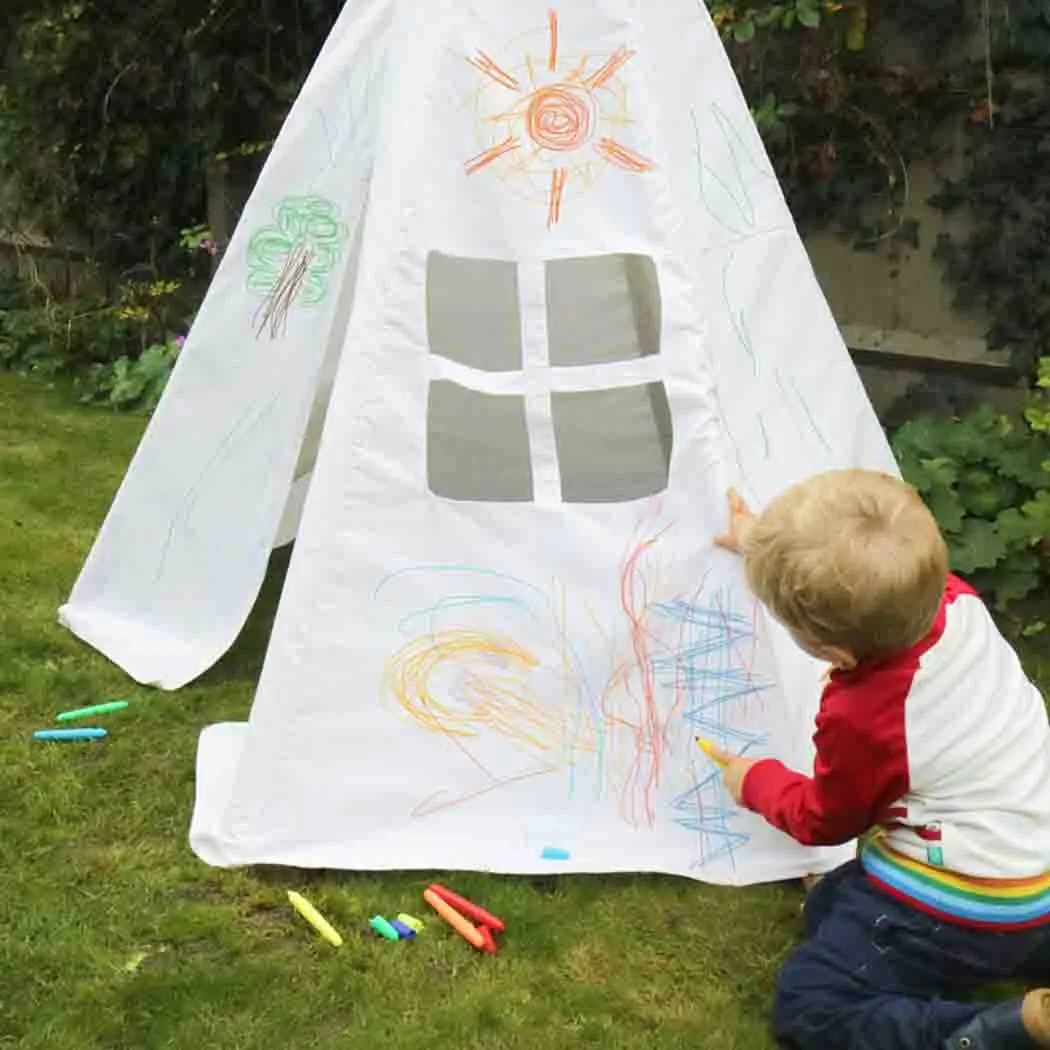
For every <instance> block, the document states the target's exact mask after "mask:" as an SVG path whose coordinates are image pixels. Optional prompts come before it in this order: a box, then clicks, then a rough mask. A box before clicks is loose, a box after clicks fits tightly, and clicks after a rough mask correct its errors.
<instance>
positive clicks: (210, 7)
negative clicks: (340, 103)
mask: <svg viewBox="0 0 1050 1050" xmlns="http://www.w3.org/2000/svg"><path fill="white" fill-rule="evenodd" d="M8 3H12V4H13V7H12V9H10V10H9V11H8V9H7V5H8ZM4 6H5V16H4V20H3V21H2V22H0V28H4V29H6V30H7V31H6V32H3V33H0V71H2V73H3V75H2V77H0V84H2V87H0V184H3V185H5V186H9V187H10V188H11V190H12V191H13V195H14V199H15V200H17V201H18V206H19V207H18V217H19V218H20V219H22V220H24V219H25V216H26V214H27V212H31V213H32V215H33V218H34V220H35V222H36V224H37V225H38V226H39V227H40V228H42V229H43V231H44V232H46V233H49V234H54V235H57V236H60V237H62V238H68V237H70V236H72V237H75V238H76V239H78V240H81V241H83V242H84V243H85V244H86V246H87V247H88V249H89V251H90V252H91V254H92V255H93V256H94V257H96V258H98V259H100V260H103V261H104V262H106V263H107V264H109V265H111V266H114V267H127V266H129V265H145V266H146V267H147V268H148V271H149V273H150V275H151V276H163V275H166V274H167V272H168V271H167V267H166V264H167V263H168V262H169V261H170V254H169V253H170V252H171V251H172V250H173V249H174V248H175V246H176V244H177V238H178V233H179V231H180V229H183V228H185V227H187V226H190V225H191V224H192V223H193V222H194V221H196V219H197V217H198V216H200V215H202V214H203V213H204V209H205V181H206V179H205V173H206V169H207V167H208V165H209V164H210V163H212V162H213V160H214V158H215V157H216V156H217V155H219V154H222V155H224V156H228V157H233V156H238V155H243V154H245V153H248V154H250V153H251V152H252V149H251V148H250V147H248V148H246V147H245V145H244V144H245V143H246V142H249V143H253V144H257V143H260V142H269V141H270V140H271V139H272V137H273V135H274V133H275V131H276V129H277V128H278V127H279V125H280V122H281V121H282V120H283V118H284V115H285V114H286V112H287V110H288V107H289V106H290V104H291V102H292V101H293V100H294V98H295V96H296V94H297V93H298V90H299V87H300V85H301V82H302V79H303V77H304V76H305V73H306V71H307V70H308V69H309V66H310V64H311V63H312V61H313V59H314V58H315V57H316V54H317V51H318V49H319V47H320V44H321V42H322V40H323V39H324V37H325V35H326V34H327V32H328V30H329V29H330V27H331V25H332V23H333V21H334V19H335V17H336V15H337V14H338V12H339V9H340V7H341V6H342V5H341V4H340V3H339V2H338V0H295V2H293V3H288V4H284V3H274V2H272V0H255V2H249V3H247V4H229V3H224V2H220V0H149V2H147V3H137V2H135V3H133V2H131V0H80V2H71V0H40V2H39V3H36V4H33V5H28V4H24V5H23V4H22V3H19V2H17V0H4ZM176 251H177V249H176ZM175 261H176V262H178V263H179V264H181V263H182V262H184V259H181V258H178V257H177V256H176V260H175Z"/></svg>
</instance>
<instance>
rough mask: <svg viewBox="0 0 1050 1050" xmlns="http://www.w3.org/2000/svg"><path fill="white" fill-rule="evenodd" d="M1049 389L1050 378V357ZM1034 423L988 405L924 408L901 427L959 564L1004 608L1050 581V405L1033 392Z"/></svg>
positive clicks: (912, 477)
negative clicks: (938, 410)
mask: <svg viewBox="0 0 1050 1050" xmlns="http://www.w3.org/2000/svg"><path fill="white" fill-rule="evenodd" d="M1041 383H1042V388H1041V389H1042V390H1043V391H1045V389H1046V388H1048V387H1050V359H1044V362H1043V366H1042V372H1041ZM1026 419H1027V421H1028V422H1027V425H1026V424H1025V423H1024V422H1022V421H1018V422H1014V421H1012V420H1010V419H1008V418H1007V417H1006V416H1003V415H1000V414H998V413H997V412H996V411H995V410H994V409H992V408H990V407H988V406H984V407H981V408H978V409H976V410H975V411H973V412H970V413H967V414H966V415H964V416H961V417H958V418H950V419H945V418H938V417H935V416H929V415H926V416H920V417H918V418H916V419H914V420H911V421H910V422H908V423H905V424H904V425H903V426H901V427H900V428H899V429H898V430H897V431H896V432H895V433H894V435H893V438H892V442H893V449H894V452H895V453H896V456H897V459H898V462H899V463H900V466H901V470H902V472H903V474H904V476H905V478H906V479H907V480H908V481H909V482H910V483H911V484H913V485H914V486H915V487H916V488H917V489H918V490H919V492H921V493H922V495H923V497H924V498H925V499H926V501H927V503H928V504H929V506H930V509H931V510H932V511H933V513H934V515H935V516H936V518H937V521H938V523H939V524H940V527H941V529H942V531H943V532H944V535H945V538H946V540H947V541H948V549H949V552H950V555H951V561H952V567H953V569H954V570H955V571H956V572H958V573H960V574H961V575H963V576H965V577H967V578H968V579H969V580H970V581H971V582H972V583H973V585H974V586H975V587H977V588H978V589H979V590H980V591H981V592H982V593H984V594H985V595H986V596H987V597H989V598H990V599H991V600H992V601H993V602H994V605H995V606H996V608H997V609H998V610H999V611H1001V612H1002V611H1007V610H1008V609H1010V608H1011V607H1012V606H1014V604H1015V603H1016V602H1018V601H1020V600H1021V599H1023V598H1026V597H1028V596H1029V595H1033V594H1035V593H1036V592H1038V591H1044V592H1045V590H1046V589H1047V588H1048V587H1050V405H1048V403H1047V398H1046V395H1045V393H1041V394H1039V395H1036V396H1034V397H1033V400H1032V404H1031V405H1030V406H1029V408H1028V411H1027V412H1026Z"/></svg>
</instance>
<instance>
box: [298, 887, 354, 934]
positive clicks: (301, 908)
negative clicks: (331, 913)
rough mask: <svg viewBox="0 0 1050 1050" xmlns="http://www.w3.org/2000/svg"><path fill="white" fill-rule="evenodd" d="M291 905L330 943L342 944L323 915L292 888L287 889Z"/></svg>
mask: <svg viewBox="0 0 1050 1050" xmlns="http://www.w3.org/2000/svg"><path fill="white" fill-rule="evenodd" d="M288 900H290V901H291V902H292V907H293V908H294V909H295V910H296V911H297V912H298V913H299V914H300V915H301V916H302V917H303V918H304V919H305V920H306V921H307V922H308V923H309V924H310V925H311V926H312V927H313V928H314V929H315V930H316V931H317V932H318V933H319V934H320V935H321V936H322V937H323V938H324V939H325V940H326V941H327V942H328V943H329V944H331V945H334V946H335V947H336V948H339V947H341V946H342V943H343V938H342V937H340V936H339V934H338V933H337V932H336V931H335V930H334V929H333V928H332V926H331V925H329V923H328V921H327V920H326V919H325V917H324V916H323V915H322V914H321V913H320V912H319V911H318V910H317V909H316V908H315V907H314V906H313V905H312V904H311V903H310V902H309V901H308V900H307V899H306V898H305V897H303V896H301V895H300V894H298V893H296V892H295V891H294V890H289V891H288Z"/></svg>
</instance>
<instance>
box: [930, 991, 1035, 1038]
mask: <svg viewBox="0 0 1050 1050" xmlns="http://www.w3.org/2000/svg"><path fill="white" fill-rule="evenodd" d="M942 1046H943V1050H1050V989H1047V988H1040V989H1038V990H1037V991H1034V992H1029V993H1028V994H1027V995H1026V996H1025V997H1024V998H1023V999H1020V1000H1014V1001H1013V1002H1009V1003H1000V1004H999V1005H998V1006H993V1007H990V1008H989V1009H987V1010H985V1011H984V1012H983V1013H980V1014H978V1015H977V1016H976V1017H975V1018H974V1019H973V1020H972V1021H969V1022H968V1023H967V1024H964V1025H963V1026H962V1028H960V1029H958V1030H957V1031H955V1032H953V1033H952V1034H951V1035H950V1036H949V1037H948V1038H947V1039H946V1040H945V1041H944V1043H943V1044H942Z"/></svg>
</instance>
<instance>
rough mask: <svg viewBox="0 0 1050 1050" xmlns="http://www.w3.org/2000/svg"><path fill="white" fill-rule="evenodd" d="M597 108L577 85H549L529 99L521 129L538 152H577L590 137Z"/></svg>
mask: <svg viewBox="0 0 1050 1050" xmlns="http://www.w3.org/2000/svg"><path fill="white" fill-rule="evenodd" d="M596 111H597V107H596V105H595V102H594V97H593V96H592V95H591V93H590V91H588V90H587V88H585V87H583V86H582V85H580V84H568V83H562V84H551V85H550V86H549V87H544V88H540V89H539V90H538V91H536V92H534V93H533V94H532V96H531V97H530V99H529V105H528V109H527V110H526V112H525V129H526V132H527V133H528V136H529V138H530V139H532V141H533V142H535V143H536V145H537V146H539V147H540V148H541V149H549V150H554V151H555V152H558V153H565V152H568V151H570V150H575V149H579V148H580V147H581V146H583V145H585V144H586V143H587V142H588V141H589V140H590V138H591V136H592V135H593V134H594V125H595V116H596Z"/></svg>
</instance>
